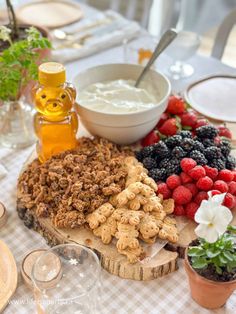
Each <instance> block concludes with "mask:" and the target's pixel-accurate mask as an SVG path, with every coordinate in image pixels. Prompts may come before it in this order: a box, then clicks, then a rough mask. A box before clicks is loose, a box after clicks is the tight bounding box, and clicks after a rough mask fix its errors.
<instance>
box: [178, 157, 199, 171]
mask: <svg viewBox="0 0 236 314" xmlns="http://www.w3.org/2000/svg"><path fill="white" fill-rule="evenodd" d="M196 165H197V163H196V161H195V160H193V159H192V158H183V159H182V160H181V163H180V166H181V169H182V170H183V172H185V173H188V172H189V170H191V169H193V168H194V167H195V166H196Z"/></svg>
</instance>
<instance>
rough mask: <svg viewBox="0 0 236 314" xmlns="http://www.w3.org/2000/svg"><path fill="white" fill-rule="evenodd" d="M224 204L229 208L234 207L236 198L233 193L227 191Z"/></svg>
mask: <svg viewBox="0 0 236 314" xmlns="http://www.w3.org/2000/svg"><path fill="white" fill-rule="evenodd" d="M223 205H224V206H226V207H228V208H229V209H232V208H233V207H234V205H235V198H234V196H233V195H232V194H230V193H227V194H226V195H225V199H224V202H223Z"/></svg>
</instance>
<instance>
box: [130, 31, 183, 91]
mask: <svg viewBox="0 0 236 314" xmlns="http://www.w3.org/2000/svg"><path fill="white" fill-rule="evenodd" d="M177 34H178V33H177V31H176V30H175V29H174V28H171V29H168V30H167V31H166V32H165V33H164V34H163V35H162V37H161V39H160V40H159V42H158V44H157V46H156V48H155V50H154V51H153V54H152V56H151V58H150V59H149V61H148V63H147V65H146V66H145V67H144V69H143V71H142V72H141V74H140V75H139V77H138V79H137V81H136V83H135V85H134V86H135V87H138V86H139V84H140V82H141V81H142V79H143V78H144V76H145V75H146V74H147V72H148V70H149V69H150V67H151V66H152V64H153V63H154V62H155V61H156V58H157V57H159V55H160V54H161V53H162V52H163V51H164V50H165V49H166V48H167V47H168V46H169V44H170V43H171V42H172V41H173V40H174V39H175V37H176V36H177Z"/></svg>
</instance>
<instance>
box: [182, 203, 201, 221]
mask: <svg viewBox="0 0 236 314" xmlns="http://www.w3.org/2000/svg"><path fill="white" fill-rule="evenodd" d="M198 207H199V205H198V204H196V203H194V202H190V203H189V204H187V205H186V208H185V211H186V216H187V217H188V218H190V219H192V220H194V216H195V214H196V211H197V210H198Z"/></svg>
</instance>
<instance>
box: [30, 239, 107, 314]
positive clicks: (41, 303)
mask: <svg viewBox="0 0 236 314" xmlns="http://www.w3.org/2000/svg"><path fill="white" fill-rule="evenodd" d="M100 273H101V265H100V262H99V259H98V257H97V255H96V254H95V253H94V252H93V251H92V250H90V249H88V248H86V247H84V246H81V245H78V244H62V245H58V246H55V247H53V248H51V249H49V250H48V251H46V252H44V253H42V255H40V256H39V258H38V259H37V260H36V262H35V264H34V265H33V269H32V274H31V277H32V281H33V283H34V295H35V301H36V305H37V311H38V312H37V313H38V314H49V313H50V314H62V313H63V314H66V313H73V314H93V313H97V310H96V309H97V306H98V296H99V288H100Z"/></svg>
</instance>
